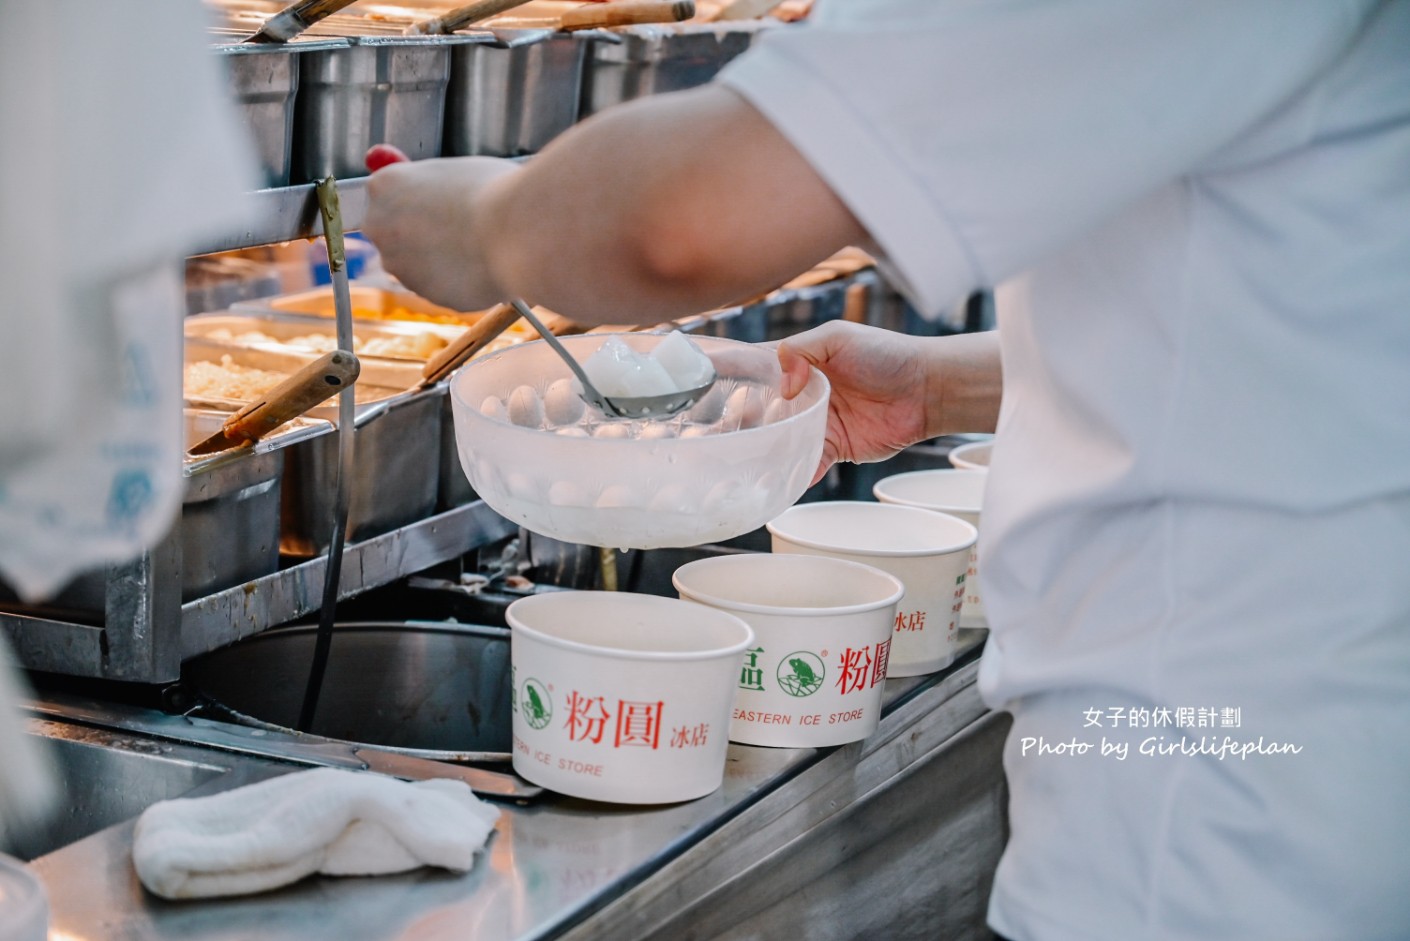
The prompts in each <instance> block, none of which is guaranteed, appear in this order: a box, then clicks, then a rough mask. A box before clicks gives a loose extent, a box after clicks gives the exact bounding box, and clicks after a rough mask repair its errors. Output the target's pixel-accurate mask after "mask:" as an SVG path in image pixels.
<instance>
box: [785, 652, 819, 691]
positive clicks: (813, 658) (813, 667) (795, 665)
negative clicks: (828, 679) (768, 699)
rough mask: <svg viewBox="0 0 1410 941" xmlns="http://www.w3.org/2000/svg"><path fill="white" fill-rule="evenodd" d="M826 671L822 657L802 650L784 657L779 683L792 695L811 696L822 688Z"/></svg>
mask: <svg viewBox="0 0 1410 941" xmlns="http://www.w3.org/2000/svg"><path fill="white" fill-rule="evenodd" d="M826 672H827V671H826V670H825V669H824V667H823V662H822V658H821V657H819V656H818V655H817V654H815V653H809V652H808V651H806V650H800V651H798V652H797V653H791V654H789V655H788V656H787V657H784V658H783V661H782V662H781V663H780V664H779V665H778V673H777V676H778V685H779V686H782V687H783V691H784V692H786V693H787V694H788V695H790V696H799V697H801V696H811V695H813V693H816V692H817V691H818V690H820V689H822V685H823V676H824V675H825V674H826Z"/></svg>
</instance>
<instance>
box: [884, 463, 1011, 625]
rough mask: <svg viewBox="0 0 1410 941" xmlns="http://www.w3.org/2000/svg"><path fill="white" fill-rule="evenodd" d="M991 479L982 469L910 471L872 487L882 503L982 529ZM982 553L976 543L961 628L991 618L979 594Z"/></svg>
mask: <svg viewBox="0 0 1410 941" xmlns="http://www.w3.org/2000/svg"><path fill="white" fill-rule="evenodd" d="M988 479H989V478H988V474H987V472H985V471H982V470H949V469H940V470H923V471H911V472H910V473H908V474H896V475H895V476H893V477H885V478H883V479H881V480H878V481H877V482H876V484H875V485H874V486H873V487H872V494H873V495H874V496H875V497H876V498H877V499H878V500H880V501H881V502H882V503H894V504H898V505H901V506H912V507H920V508H921V509H926V510H933V511H935V512H937V513H945V514H948V515H950V516H958V517H959V518H960V519H962V520H965V521H966V522H968V523H970V524H971V525H973V526H974V527H975V529H980V528H981V527H980V525H979V509H980V507H981V506H982V505H983V503H984V484H985V483H986V482H987V481H988ZM981 538H982V537H981ZM979 553H980V544H979V542H975V544H974V548H973V549H971V550H970V555H969V571H968V573H967V575H966V576H965V582H964V585H965V588H964V606H963V607H962V608H960V627H988V626H989V619H988V618H987V617H985V615H984V598H983V597H982V596H981V595H980V593H979Z"/></svg>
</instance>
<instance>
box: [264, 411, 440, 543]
mask: <svg viewBox="0 0 1410 941" xmlns="http://www.w3.org/2000/svg"><path fill="white" fill-rule="evenodd" d="M444 394H445V393H444V391H443V390H442V389H440V388H435V387H433V388H430V389H424V390H418V391H414V392H402V393H399V394H396V395H393V396H391V397H389V398H386V399H383V400H380V401H378V402H377V403H375V404H373V405H371V406H366V407H361V406H360V407H359V409H358V414H357V418H356V419H355V421H356V425H355V427H356V428H357V437H356V439H355V443H354V445H353V453H354V458H353V479H352V485H351V487H350V489H349V495H350V496H349V500H350V503H349V507H348V525H347V539H348V541H350V542H360V541H362V540H364V539H369V538H371V537H373V536H380V535H382V534H384V533H389V532H391V531H393V530H395V529H397V528H399V527H402V526H406V525H408V524H410V523H414V522H416V521H417V520H420V519H424V518H425V517H427V516H430V515H431V514H432V513H433V512H434V511H435V509H436V494H437V488H438V486H439V483H440V466H441V458H440V451H441V409H442V405H441V399H442V398H443V397H444ZM335 413H336V408H335V407H334V406H332V405H329V406H326V407H323V408H320V409H315V410H313V411H312V412H310V414H311V415H315V416H320V417H328V418H330V419H332V418H333V417H335ZM314 444H315V446H314V447H311V448H306V449H301V450H300V451H299V452H298V453H297V454H291V455H290V456H289V459H288V461H287V462H286V463H285V470H284V507H283V511H282V514H281V526H280V532H281V536H280V551H281V552H283V553H284V554H285V555H291V556H313V555H322V554H323V553H324V552H326V551H327V550H328V546H329V537H330V535H331V532H330V530H331V525H332V519H333V491H334V487H333V481H334V479H335V475H336V473H337V469H338V449H337V443H336V441H335V439H334V438H332V437H330V438H328V439H325V440H324V441H322V442H315V443H314Z"/></svg>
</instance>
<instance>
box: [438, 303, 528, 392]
mask: <svg viewBox="0 0 1410 941" xmlns="http://www.w3.org/2000/svg"><path fill="white" fill-rule="evenodd" d="M518 319H519V312H518V311H517V310H515V309H514V308H513V307H511V306H510V305H508V304H496V305H495V306H494V307H492V308H490V309H489V310H487V311H486V312H485V313H484V314H483V315H482V316H481V317H480V319H479V320H477V321H475V322H474V323H473V324H471V325H470V326H468V327H466V328H465V332H464V333H462V334H460V336H458V337H456V338H455V340H454V341H452V342H451V343H450V345H448V346H447V347H446V348H445V349H443V350H440V351H439V352H437V353H436V355H435V356H432V357H431V359H430V360H429V361H428V362H427V363H426V367H425V368H424V369H422V370H421V376H422V380H421V384H422V385H423V386H431V385H435V384H436V383H438V382H440V381H441V380H442V379H444V378H445V377H446V376H448V375H450V374H451V373H453V372H455V370H457V369H459V368H460V366H461V365H462V364H463V363H464V362H465V361H466V360H468V359H469V358H470V357H472V356H474V355H475V354H476V353H478V352H479V351H480V350H482V349H484V348H485V347H486V346H488V345H489V343H490V341H491V340H493V339H494V338H495V337H497V336H499V335H500V334H501V333H503V332H504V331H505V330H507V329H509V325H510V324H512V323H514V321H516V320H518Z"/></svg>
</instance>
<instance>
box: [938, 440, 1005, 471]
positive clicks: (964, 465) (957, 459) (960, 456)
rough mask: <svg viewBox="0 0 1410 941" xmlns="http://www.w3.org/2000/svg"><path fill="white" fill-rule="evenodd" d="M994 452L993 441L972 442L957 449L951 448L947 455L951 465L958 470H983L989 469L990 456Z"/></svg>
mask: <svg viewBox="0 0 1410 941" xmlns="http://www.w3.org/2000/svg"><path fill="white" fill-rule="evenodd" d="M993 451H994V442H992V441H971V442H970V443H969V444H962V445H960V446H959V447H957V448H951V449H950V453H949V454H948V455H946V456H947V457H948V458H949V459H950V463H951V464H953V465H954V467H955V469H956V470H981V471H987V470H988V469H989V455H990V454H992V453H993Z"/></svg>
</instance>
